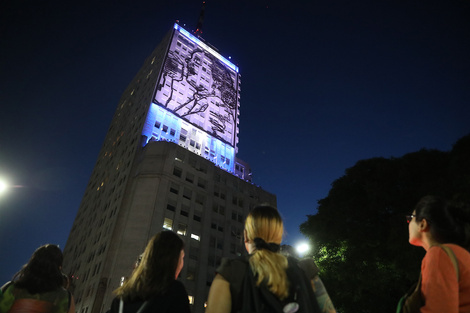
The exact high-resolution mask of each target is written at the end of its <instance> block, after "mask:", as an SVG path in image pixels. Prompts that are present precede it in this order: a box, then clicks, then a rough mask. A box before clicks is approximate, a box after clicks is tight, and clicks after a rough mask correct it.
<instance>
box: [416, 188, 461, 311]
mask: <svg viewBox="0 0 470 313" xmlns="http://www.w3.org/2000/svg"><path fill="white" fill-rule="evenodd" d="M407 220H408V223H409V224H408V230H409V242H410V244H412V245H414V246H420V247H423V248H424V249H425V250H426V255H425V256H424V258H423V260H422V263H421V287H420V289H421V290H420V291H421V299H422V302H421V304H420V305H423V306H421V308H420V312H439V313H443V312H445V313H453V312H455V313H457V312H460V313H462V312H470V252H469V249H470V212H469V206H468V205H464V204H456V203H453V202H450V201H446V200H444V199H441V198H439V197H436V196H425V197H423V198H422V199H421V200H420V201H419V202H418V203H417V205H416V206H415V209H414V210H413V213H412V214H411V215H408V216H407ZM449 248H450V249H449ZM449 250H450V251H449Z"/></svg>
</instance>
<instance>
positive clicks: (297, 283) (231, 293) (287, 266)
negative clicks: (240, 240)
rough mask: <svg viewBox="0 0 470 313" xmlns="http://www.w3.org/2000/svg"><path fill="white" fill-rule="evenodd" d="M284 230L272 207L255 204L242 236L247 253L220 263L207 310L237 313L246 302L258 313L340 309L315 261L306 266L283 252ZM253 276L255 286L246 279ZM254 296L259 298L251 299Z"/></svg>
mask: <svg viewBox="0 0 470 313" xmlns="http://www.w3.org/2000/svg"><path fill="white" fill-rule="evenodd" d="M283 231H284V230H283V223H282V219H281V217H280V215H279V212H278V211H277V209H275V208H274V207H271V206H269V205H261V206H257V207H255V208H254V209H253V210H252V211H251V212H250V213H249V214H248V216H247V218H246V221H245V230H244V240H245V248H246V250H247V252H248V253H249V256H248V258H244V259H231V260H230V259H224V260H223V261H222V264H221V265H220V267H219V268H218V269H217V275H216V277H215V278H214V281H213V282H212V285H211V288H210V291H209V298H208V302H207V309H206V313H231V312H232V313H235V312H239V311H241V310H247V306H251V307H250V310H255V311H257V312H258V311H259V312H261V311H263V310H264V311H266V312H277V311H279V312H282V311H283V312H297V311H298V312H329V313H330V312H336V311H335V309H334V307H333V304H332V302H331V300H330V298H329V296H328V293H327V292H326V290H325V287H324V285H323V283H322V282H321V280H320V278H319V277H318V275H317V274H318V269H317V268H316V266H315V264H314V263H313V261H312V262H311V263H310V264H305V262H298V261H297V260H296V259H294V258H290V257H289V258H287V257H286V256H284V255H282V254H281V253H280V252H279V250H280V244H281V240H282V235H283ZM247 259H248V260H247ZM301 263H302V264H301ZM305 265H307V266H305ZM300 267H302V269H300ZM247 271H251V272H247ZM250 274H252V275H250ZM250 280H252V281H253V285H254V287H253V288H250V284H248V283H247V282H248V281H250ZM247 289H253V290H251V291H250V290H247ZM250 292H251V293H250ZM250 294H258V295H259V297H253V298H250V297H249V295H250ZM309 294H310V295H311V296H310V297H309V296H306V295H309ZM247 295H248V296H247ZM302 295H303V296H302ZM247 298H250V299H247ZM254 298H257V299H254ZM259 299H262V300H261V301H258V300H259ZM249 301H251V303H247V302H249ZM260 302H261V303H260ZM279 308H281V309H280V310H279ZM276 310H277V311H276Z"/></svg>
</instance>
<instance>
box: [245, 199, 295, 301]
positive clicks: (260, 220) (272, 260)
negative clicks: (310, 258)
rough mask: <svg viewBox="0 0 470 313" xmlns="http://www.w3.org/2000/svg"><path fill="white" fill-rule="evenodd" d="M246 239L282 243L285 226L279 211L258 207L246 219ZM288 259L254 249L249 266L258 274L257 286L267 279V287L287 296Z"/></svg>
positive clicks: (272, 208) (267, 206)
mask: <svg viewBox="0 0 470 313" xmlns="http://www.w3.org/2000/svg"><path fill="white" fill-rule="evenodd" d="M245 230H246V240H247V241H250V242H253V240H254V239H255V238H261V239H263V240H264V241H265V242H266V243H275V244H278V245H280V244H281V241H282V235H283V233H284V226H283V224H282V219H281V216H280V215H279V212H278V211H277V210H276V209H275V208H274V207H272V206H269V205H260V206H257V207H255V208H254V209H253V210H252V211H251V212H250V213H249V214H248V216H247V218H246V221H245ZM287 265H288V264H287V258H286V257H285V256H284V255H282V254H281V253H279V252H272V251H270V250H267V249H260V250H258V249H255V250H254V252H253V253H252V255H251V257H250V267H251V269H252V270H253V273H254V274H255V275H258V279H257V282H256V285H257V286H259V285H260V284H261V283H262V282H263V281H265V282H266V285H267V286H268V289H269V290H270V291H271V292H272V293H273V294H275V295H276V296H277V297H278V298H280V299H281V300H282V299H285V298H287V296H288V295H289V281H288V279H287V274H286V268H287Z"/></svg>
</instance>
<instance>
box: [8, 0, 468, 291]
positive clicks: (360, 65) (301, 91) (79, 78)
mask: <svg viewBox="0 0 470 313" xmlns="http://www.w3.org/2000/svg"><path fill="white" fill-rule="evenodd" d="M206 2H207V4H206V11H205V22H204V27H203V31H204V32H203V38H204V39H206V41H207V42H209V43H211V44H213V45H214V46H216V47H217V48H218V49H219V51H220V53H221V54H222V55H224V56H226V57H228V56H231V57H232V61H233V62H234V63H236V64H237V65H238V66H239V67H240V72H241V75H242V87H241V115H240V118H241V120H240V135H239V140H240V143H239V146H238V147H239V154H238V156H239V157H240V158H242V159H243V160H245V161H247V162H249V163H250V164H251V167H252V170H253V174H254V182H255V183H256V184H257V185H260V186H261V187H262V188H264V189H266V190H268V191H270V192H272V193H274V194H276V195H277V197H278V207H279V210H280V211H281V214H282V215H283V217H284V220H285V223H286V231H287V234H286V236H285V242H286V243H289V244H296V243H297V242H298V241H299V240H302V239H303V237H302V235H300V233H299V231H298V226H299V225H300V224H301V223H302V222H304V221H305V220H306V215H307V214H314V213H315V212H316V207H317V201H318V200H319V199H322V198H324V197H326V196H327V194H328V191H329V189H330V186H331V183H332V182H333V181H334V180H335V179H337V178H339V177H341V176H342V175H343V174H344V171H345V169H346V168H348V167H351V166H353V165H354V164H355V163H356V162H357V161H358V160H361V159H367V158H372V157H380V156H381V157H387V158H388V157H400V156H402V155H404V154H406V153H409V152H414V151H417V150H419V149H421V148H428V149H438V150H442V151H449V150H450V149H451V148H452V144H454V143H455V142H456V141H457V140H458V139H459V138H461V137H463V136H464V135H467V134H468V133H470V122H469V119H470V105H469V103H470V88H469V86H470V60H469V56H470V36H469V31H470V2H469V1H464V0H460V1H454V0H441V1H434V0H422V1H415V0H407V1H404V0H393V1H391V0H390V1H388V0H367V1H361V0H358V1H347V0H308V1H307V0H305V1H299V0H293V1H279V0H275V1H270V0H262V1H260V0H252V1H248V0H244V1H231V0H219V1H212V0H207V1H206ZM201 3H202V1H199V0H197V1H196V0H164V1H147V0H145V1H139V0H132V1H131V0H123V1H110V0H103V1H93V2H92V1H88V2H84V3H82V4H78V3H73V4H72V3H69V1H56V0H53V1H43V0H34V1H33V0H30V1H21V0H18V1H4V2H2V4H1V5H0V84H1V85H0V86H1V87H0V108H1V111H0V177H3V178H5V179H8V180H9V182H10V183H11V184H12V185H16V186H22V187H16V188H11V189H10V190H9V192H8V193H7V194H4V195H2V196H0V251H1V257H0V263H1V266H0V284H2V283H3V282H4V281H6V280H8V279H10V278H11V276H12V275H13V274H14V273H15V272H16V271H17V270H18V269H19V268H20V266H21V265H22V264H24V263H25V262H27V260H28V258H29V256H30V255H31V253H32V252H33V251H34V249H35V248H36V247H38V246H39V245H41V244H45V243H56V244H59V245H60V246H61V247H62V248H63V247H64V246H65V242H66V240H67V236H68V233H69V231H70V228H71V226H72V222H73V219H74V217H75V214H76V212H77V209H78V206H79V204H80V201H81V197H82V195H83V193H84V190H85V187H86V185H87V183H88V179H89V176H90V174H91V171H92V169H93V166H94V163H95V161H96V157H97V155H98V152H99V149H100V147H101V144H102V142H103V139H104V137H105V134H106V131H107V129H108V126H109V123H110V121H111V118H112V115H113V113H114V110H115V108H116V106H117V104H118V101H119V98H120V97H121V94H122V92H123V91H124V89H125V87H126V86H127V84H128V83H129V82H130V81H131V79H132V78H133V76H134V75H135V74H136V73H137V71H138V70H139V68H140V66H141V65H142V64H143V62H144V60H145V58H146V57H147V56H148V55H149V54H150V53H151V51H152V50H153V49H154V48H155V47H156V45H157V44H158V43H159V42H160V40H161V39H162V38H163V36H164V34H165V33H166V32H167V31H168V30H169V29H170V28H171V27H172V25H173V22H174V21H175V20H180V22H181V24H184V23H186V28H188V29H189V30H191V29H193V28H194V26H195V24H196V22H197V19H198V15H199V11H200V8H201ZM419 196H421V195H417V198H418V197H419ZM403 240H406V238H403Z"/></svg>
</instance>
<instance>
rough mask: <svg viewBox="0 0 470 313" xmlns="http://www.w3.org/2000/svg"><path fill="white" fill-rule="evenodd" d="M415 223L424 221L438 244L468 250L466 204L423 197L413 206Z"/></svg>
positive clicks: (469, 219)
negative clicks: (446, 244)
mask: <svg viewBox="0 0 470 313" xmlns="http://www.w3.org/2000/svg"><path fill="white" fill-rule="evenodd" d="M415 212H416V221H421V220H423V218H424V219H426V221H427V222H428V224H429V227H430V231H431V235H432V237H433V238H434V239H435V240H436V241H437V242H439V243H454V244H457V245H459V246H462V247H464V248H465V249H467V250H470V210H469V206H468V204H465V203H462V202H460V203H458V202H455V201H447V200H445V199H442V198H439V197H436V196H425V197H423V198H421V200H420V201H419V202H418V204H416V206H415Z"/></svg>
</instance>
